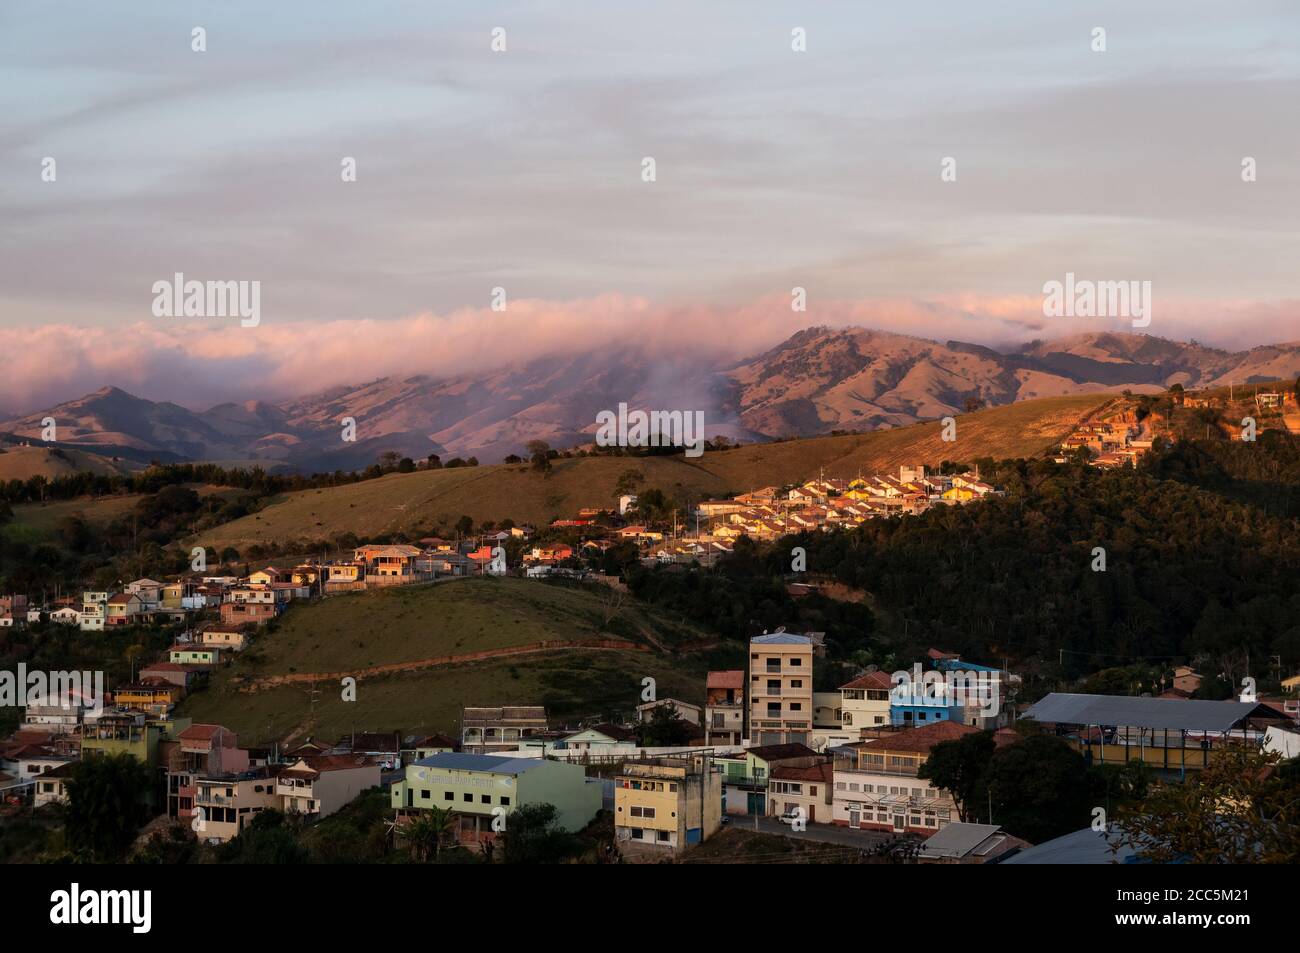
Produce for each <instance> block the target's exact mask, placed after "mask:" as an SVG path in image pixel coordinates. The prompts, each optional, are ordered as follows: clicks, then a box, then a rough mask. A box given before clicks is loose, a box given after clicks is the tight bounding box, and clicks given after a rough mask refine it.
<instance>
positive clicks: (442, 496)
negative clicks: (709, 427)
mask: <svg viewBox="0 0 1300 953" xmlns="http://www.w3.org/2000/svg"><path fill="white" fill-rule="evenodd" d="M1107 399H1108V397H1107V396H1106V395H1098V394H1087V395H1076V396H1071V397H1050V398H1044V399H1042V400H1033V401H1022V402H1020V403H1016V404H1011V405H1009V406H1006V407H997V408H992V409H988V410H982V411H978V412H976V413H973V414H964V415H962V416H961V417H959V418H958V422H957V440H956V442H955V443H945V442H943V441H942V440H941V439H940V436H939V434H940V429H941V425H940V424H939V423H938V422H932V423H924V424H916V425H914V426H911V427H901V428H898V429H896V430H883V431H874V432H872V433H866V434H851V435H846V436H839V437H819V438H815V439H811V440H797V441H789V442H784V443H772V444H754V445H749V446H745V447H741V448H739V449H736V450H729V451H725V452H716V453H705V454H704V455H703V456H702V457H699V458H697V459H694V460H688V459H686V458H685V457H683V456H671V457H639V458H628V457H580V458H574V459H570V460H556V461H554V467H553V469H552V471H551V473H550V474H549V475H548V476H546V477H542V476H541V475H539V474H536V473H533V472H532V471H530V470H529V469H528V468H527V467H518V466H514V467H510V466H505V465H501V464H497V465H493V466H480V467H472V468H461V469H452V470H433V471H422V472H416V473H407V474H390V475H389V476H386V477H383V478H381V479H378V480H369V481H366V482H364V483H358V484H353V485H350V486H343V487H334V488H330V489H323V490H307V491H303V492H301V493H293V494H289V495H287V496H285V497H284V498H283V499H281V500H279V501H277V502H276V503H273V504H272V505H270V506H268V507H267V508H265V509H264V510H263V511H261V512H260V513H258V514H256V515H253V516H248V517H245V518H243V519H240V520H235V521H233V522H231V523H227V524H224V525H222V526H219V527H216V528H215V529H213V530H211V531H210V532H208V533H206V534H204V535H203V537H202V542H203V543H204V545H206V546H209V547H216V548H223V547H225V546H234V547H236V548H237V549H242V548H244V547H246V546H248V545H251V544H253V543H266V542H270V541H272V540H278V541H281V542H283V541H285V540H294V539H316V538H322V537H329V536H332V535H334V534H336V533H341V532H353V533H356V534H357V535H358V536H361V537H365V536H368V535H374V534H378V533H385V532H396V531H398V530H416V529H421V528H427V527H431V526H442V527H444V528H447V527H450V526H451V524H453V523H454V522H455V521H456V519H457V518H458V517H460V516H461V515H462V514H467V515H469V516H472V517H473V518H474V519H475V521H477V522H481V521H483V520H497V521H500V520H503V519H506V518H507V517H509V518H511V519H513V520H515V521H516V522H528V523H543V522H548V521H550V520H551V519H553V518H555V517H556V516H560V515H568V514H572V513H574V512H576V511H577V510H578V509H579V508H581V507H584V506H608V505H611V504H612V503H613V501H614V487H615V484H616V483H617V481H618V477H619V475H620V474H621V473H623V471H625V470H627V469H629V468H632V467H635V468H636V469H639V470H640V471H641V472H642V473H644V474H645V485H647V486H654V487H660V488H664V489H668V488H673V487H675V486H679V485H680V486H681V487H682V488H683V489H685V490H687V491H692V492H696V493H699V494H702V495H705V496H716V495H720V494H724V493H728V492H733V491H734V492H741V491H744V490H749V489H753V488H755V487H759V486H764V485H767V484H781V483H792V482H795V481H798V480H803V479H806V478H808V477H810V476H815V475H816V474H817V472H818V470H819V469H825V471H826V473H827V474H828V475H833V476H835V475H838V476H853V475H856V474H857V473H858V472H859V471H861V472H863V473H872V472H876V471H880V472H884V471H887V470H892V469H894V468H896V467H898V466H899V465H900V464H903V463H932V464H937V463H938V462H939V461H941V460H944V459H959V460H969V459H972V458H975V457H981V456H992V457H999V458H1001V457H1016V456H1025V455H1032V454H1036V453H1039V452H1041V451H1042V450H1044V449H1046V448H1047V447H1050V446H1051V445H1053V444H1054V443H1056V442H1057V441H1059V440H1060V439H1061V438H1062V437H1064V436H1065V435H1066V434H1068V433H1069V432H1070V430H1071V429H1072V428H1073V426H1074V424H1075V423H1076V422H1077V421H1078V420H1079V419H1080V418H1082V417H1084V416H1086V415H1087V414H1088V413H1089V412H1090V411H1092V410H1094V409H1095V408H1097V407H1099V406H1100V405H1102V404H1103V403H1105V402H1106V401H1107Z"/></svg>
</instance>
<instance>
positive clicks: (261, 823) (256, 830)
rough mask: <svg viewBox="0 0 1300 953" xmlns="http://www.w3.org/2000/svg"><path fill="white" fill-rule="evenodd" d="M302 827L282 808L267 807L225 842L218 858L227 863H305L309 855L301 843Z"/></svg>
mask: <svg viewBox="0 0 1300 953" xmlns="http://www.w3.org/2000/svg"><path fill="white" fill-rule="evenodd" d="M299 826H301V825H299V824H298V823H297V822H292V823H291V822H290V820H289V818H288V817H286V816H285V815H284V814H283V813H282V812H280V811H276V810H272V809H268V810H264V811H262V812H261V813H259V814H257V815H256V816H254V818H253V819H252V820H251V821H250V822H249V823H248V826H247V827H245V828H244V829H243V830H242V831H240V832H239V835H238V836H237V837H235V838H234V839H232V840H230V841H227V842H226V843H225V844H222V845H221V848H220V850H219V851H218V858H219V860H220V861H221V863H223V864H305V863H307V861H308V860H309V855H308V853H307V849H306V848H305V847H303V846H302V844H301V843H300V842H299V837H298V831H297V828H298V827H299Z"/></svg>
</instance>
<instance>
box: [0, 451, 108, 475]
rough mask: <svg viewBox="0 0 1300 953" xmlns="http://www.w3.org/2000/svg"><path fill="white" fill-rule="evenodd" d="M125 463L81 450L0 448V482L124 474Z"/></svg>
mask: <svg viewBox="0 0 1300 953" xmlns="http://www.w3.org/2000/svg"><path fill="white" fill-rule="evenodd" d="M129 469H130V467H128V466H127V465H126V464H125V463H122V462H119V461H114V460H112V459H110V458H108V457H101V456H99V455H98V454H95V453H87V452H86V451H84V450H63V449H59V448H50V447H20V446H4V447H0V482H8V481H9V480H30V479H31V478H32V477H34V476H43V477H45V478H46V479H47V480H53V479H55V478H56V477H61V476H68V475H69V474H72V473H81V472H83V471H88V472H90V473H104V474H109V473H126V472H127V471H128V470H129Z"/></svg>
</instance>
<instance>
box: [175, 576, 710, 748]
mask: <svg viewBox="0 0 1300 953" xmlns="http://www.w3.org/2000/svg"><path fill="white" fill-rule="evenodd" d="M607 599H608V597H607V596H606V594H605V593H603V592H599V591H595V592H593V591H588V590H586V589H576V588H566V587H562V586H556V585H551V584H548V583H543V582H538V581H535V580H523V579H473V580H464V581H455V582H450V583H440V584H436V585H433V586H418V587H409V588H401V589H387V590H377V591H370V592H360V593H355V594H349V595H341V596H332V597H330V598H328V599H325V600H322V601H321V602H318V603H315V604H313V605H299V606H293V607H291V608H290V610H289V612H288V613H287V614H286V615H285V616H284V617H283V618H282V620H281V621H280V622H279V623H278V624H277V625H276V627H275V628H274V630H272V631H268V632H266V633H264V634H262V635H260V636H258V637H257V638H256V641H255V642H254V644H253V645H252V647H250V648H249V649H248V650H247V651H245V652H244V653H242V654H241V655H240V656H239V657H237V658H236V659H235V661H234V662H232V663H231V664H230V665H227V666H224V667H223V668H222V669H220V670H219V671H218V672H217V673H216V674H215V675H214V677H213V679H212V682H211V684H210V686H209V687H208V688H207V689H206V690H204V691H200V692H196V693H195V694H193V695H191V696H190V697H189V698H188V699H186V700H185V702H184V703H183V706H182V709H181V714H184V715H188V716H190V717H192V718H194V719H195V720H197V721H204V722H214V723H218V724H222V725H225V726H226V727H228V728H231V729H234V730H235V731H237V732H238V733H239V734H240V736H241V738H242V739H243V740H245V741H247V742H251V741H253V740H256V741H269V740H272V739H283V738H285V737H286V736H288V735H293V736H294V737H298V738H301V737H302V736H304V735H307V734H318V735H324V736H326V737H329V736H340V735H342V734H343V733H345V732H347V731H351V730H354V729H355V730H357V731H361V730H390V729H394V728H396V729H400V730H402V731H410V732H432V731H443V732H447V731H452V732H453V733H454V732H455V731H456V730H457V729H458V724H457V722H458V719H459V713H460V709H461V707H462V706H463V705H503V704H544V705H546V706H547V708H548V710H549V711H550V713H551V715H552V716H553V717H555V718H562V719H563V718H576V717H578V716H611V715H614V714H615V713H619V712H621V713H624V714H626V713H628V712H630V711H631V710H632V709H633V708H634V707H635V706H636V704H637V703H638V702H639V700H640V699H639V696H640V692H641V680H642V679H643V678H645V677H647V676H649V677H652V678H654V679H656V682H657V689H658V692H659V694H660V695H671V696H673V697H679V698H683V699H685V700H688V701H695V702H697V703H701V702H702V701H703V694H704V673H705V671H706V669H707V667H708V662H707V660H706V658H705V657H703V656H700V655H682V656H670V655H667V654H663V653H660V652H657V651H656V652H637V651H618V650H583V649H567V650H556V651H551V652H547V653H546V654H538V655H527V656H521V657H519V658H518V659H511V658H507V659H491V660H485V661H480V662H468V663H462V664H457V665H452V666H446V667H440V668H433V669H429V668H426V669H417V670H413V671H406V672H398V673H393V674H388V675H384V676H378V677H361V678H359V679H358V685H357V700H356V701H355V702H344V701H343V700H342V690H341V684H337V683H334V682H333V681H330V682H325V681H321V682H317V683H315V688H316V689H317V692H316V693H315V694H314V696H313V692H312V688H313V685H312V683H309V682H295V683H292V684H285V685H279V686H276V687H272V688H268V689H263V690H259V691H256V692H246V691H239V690H238V689H239V687H240V686H241V685H244V686H246V685H247V684H248V680H252V679H258V678H265V677H267V676H273V675H285V674H298V673H308V672H347V671H352V670H360V669H364V668H367V667H370V666H374V665H382V664H387V663H395V662H408V661H416V660H419V659H426V658H432V657H436V656H440V655H449V654H464V653H468V652H475V651H479V650H483V649H492V648H506V647H511V646H522V645H528V644H533V643H536V642H539V641H548V640H556V639H568V640H573V639H595V638H622V639H626V640H628V641H642V642H643V644H645V643H648V639H646V637H645V635H644V634H643V633H649V634H650V637H651V638H653V639H654V640H655V641H658V642H659V643H660V644H663V645H671V644H674V643H679V642H682V641H686V640H689V641H696V640H707V639H708V638H709V636H708V634H707V633H705V632H704V631H702V630H700V629H698V628H696V627H695V626H692V625H690V624H689V623H687V622H684V621H682V620H676V619H669V618H666V617H664V616H662V615H660V614H658V613H656V612H654V611H653V610H649V609H647V608H646V607H643V606H640V605H636V604H633V603H630V602H628V603H625V604H624V605H623V606H622V607H619V608H618V609H617V614H616V615H615V616H614V617H613V618H612V619H611V621H610V622H609V623H608V624H606V623H605V622H604V617H605V615H606V613H607V612H608V611H609V609H608V606H607ZM313 697H314V698H315V702H314V704H313Z"/></svg>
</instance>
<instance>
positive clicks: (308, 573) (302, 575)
mask: <svg viewBox="0 0 1300 953" xmlns="http://www.w3.org/2000/svg"><path fill="white" fill-rule="evenodd" d="M289 578H290V579H291V581H292V582H293V583H294V584H295V585H298V586H311V585H315V584H316V581H317V580H318V579H320V567H319V566H313V565H312V564H310V563H303V564H302V565H300V566H294V567H293V572H292V573H291V574H290V577H289Z"/></svg>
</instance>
